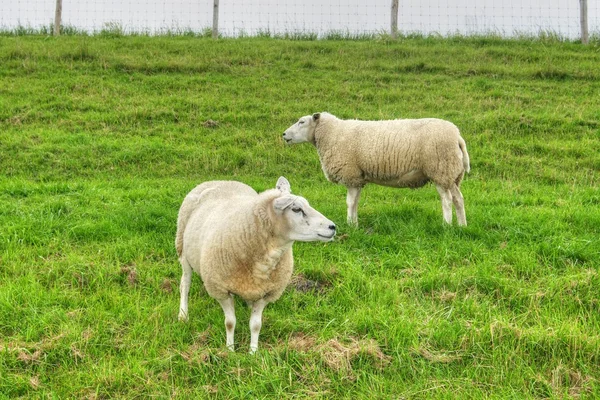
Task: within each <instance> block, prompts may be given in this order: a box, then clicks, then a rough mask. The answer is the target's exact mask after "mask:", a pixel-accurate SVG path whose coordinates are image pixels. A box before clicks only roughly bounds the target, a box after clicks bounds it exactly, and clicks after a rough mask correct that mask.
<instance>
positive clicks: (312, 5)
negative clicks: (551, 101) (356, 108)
mask: <svg viewBox="0 0 600 400" xmlns="http://www.w3.org/2000/svg"><path fill="white" fill-rule="evenodd" d="M59 1H61V2H62V15H61V18H62V20H61V25H62V26H69V27H73V28H76V29H77V30H79V31H86V32H90V33H94V32H98V31H101V30H103V29H114V28H118V29H119V30H120V31H122V32H123V33H135V32H138V33H149V34H160V33H165V32H183V31H190V32H203V31H206V30H210V29H211V28H212V25H213V11H214V7H213V6H214V0H196V1H194V0H59ZM582 1H585V2H587V0H568V1H565V0H505V1H502V2H500V1H498V0H480V1H472V0H399V2H398V15H397V18H398V32H400V33H401V34H412V33H419V34H424V35H429V34H439V35H442V36H447V35H455V34H459V35H474V34H490V33H493V34H498V35H501V36H506V37H512V36H536V35H539V34H552V35H556V36H558V37H562V38H569V39H577V38H579V37H580V35H581V32H582V30H581V15H580V10H581V7H580V4H581V2H582ZM391 3H393V0H392V1H390V0H369V1H368V2H367V1H364V0H320V1H319V0H306V1H297V0H219V8H218V26H219V34H220V35H222V36H240V35H257V34H265V33H268V34H272V35H281V34H314V35H317V36H324V35H327V34H331V33H341V34H344V35H347V36H360V35H376V34H382V33H389V32H390V20H391V13H392V11H391V10H392V8H391ZM56 4H57V0H12V1H2V2H1V4H0V28H2V29H4V30H11V29H17V28H29V29H32V30H35V29H36V28H39V27H41V26H46V27H48V26H51V25H52V24H53V23H54V14H55V9H56ZM587 9H588V13H587V24H588V26H589V31H590V33H591V34H592V35H596V36H597V35H598V32H599V31H598V29H599V27H600V24H599V23H600V8H599V7H598V4H597V1H594V0H592V1H590V2H589V4H587Z"/></svg>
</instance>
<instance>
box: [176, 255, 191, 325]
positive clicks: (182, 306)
mask: <svg viewBox="0 0 600 400" xmlns="http://www.w3.org/2000/svg"><path fill="white" fill-rule="evenodd" d="M180 262H181V271H182V274H181V284H180V285H179V294H180V296H181V297H180V300H179V317H178V318H179V320H180V321H187V320H188V295H189V293H190V285H191V283H192V272H193V271H192V267H190V265H189V264H188V263H187V261H186V260H185V258H184V257H181V258H180Z"/></svg>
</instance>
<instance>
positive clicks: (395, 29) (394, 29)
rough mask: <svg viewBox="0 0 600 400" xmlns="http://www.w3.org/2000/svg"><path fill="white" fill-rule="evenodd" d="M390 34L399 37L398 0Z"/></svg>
mask: <svg viewBox="0 0 600 400" xmlns="http://www.w3.org/2000/svg"><path fill="white" fill-rule="evenodd" d="M582 1H583V0H582ZM390 34H391V35H392V39H396V38H397V37H398V0H392V26H391V28H390Z"/></svg>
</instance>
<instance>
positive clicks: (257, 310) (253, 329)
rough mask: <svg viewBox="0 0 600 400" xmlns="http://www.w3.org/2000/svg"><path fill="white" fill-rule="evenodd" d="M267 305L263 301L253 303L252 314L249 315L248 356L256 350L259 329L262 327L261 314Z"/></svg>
mask: <svg viewBox="0 0 600 400" xmlns="http://www.w3.org/2000/svg"><path fill="white" fill-rule="evenodd" d="M266 305H267V301H266V300H265V299H260V300H258V301H255V302H254V303H253V304H252V305H251V307H252V314H251V315H250V354H254V353H255V352H256V350H258V335H259V334H260V328H261V327H262V313H263V310H264V309H265V306H266Z"/></svg>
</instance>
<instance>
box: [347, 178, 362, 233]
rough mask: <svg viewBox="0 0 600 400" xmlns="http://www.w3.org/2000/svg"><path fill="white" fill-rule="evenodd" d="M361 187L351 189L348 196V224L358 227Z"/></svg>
mask: <svg viewBox="0 0 600 400" xmlns="http://www.w3.org/2000/svg"><path fill="white" fill-rule="evenodd" d="M361 189H362V188H359V187H349V188H348V194H347V195H346V205H347V206H348V224H349V225H354V226H358V199H359V198H360V190H361Z"/></svg>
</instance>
